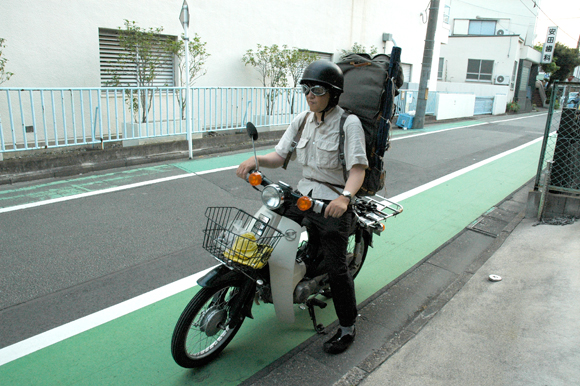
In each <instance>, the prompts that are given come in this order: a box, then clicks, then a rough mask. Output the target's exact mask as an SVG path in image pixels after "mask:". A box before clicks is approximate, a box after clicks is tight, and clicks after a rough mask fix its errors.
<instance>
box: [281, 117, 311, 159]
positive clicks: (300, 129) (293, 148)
mask: <svg viewBox="0 0 580 386" xmlns="http://www.w3.org/2000/svg"><path fill="white" fill-rule="evenodd" d="M309 116H310V114H306V115H305V116H304V119H303V120H302V122H301V123H300V127H298V131H297V132H296V135H295V136H294V139H293V140H292V143H291V144H290V150H289V151H288V154H287V155H286V159H285V160H284V164H283V165H282V169H286V168H287V167H288V163H289V162H290V158H291V157H292V153H294V152H295V151H296V146H298V141H300V137H302V132H303V131H304V126H306V120H307V119H308V117H309Z"/></svg>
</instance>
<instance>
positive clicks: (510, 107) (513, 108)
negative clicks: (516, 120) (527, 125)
mask: <svg viewBox="0 0 580 386" xmlns="http://www.w3.org/2000/svg"><path fill="white" fill-rule="evenodd" d="M506 110H507V112H508V113H517V112H518V111H519V110H520V105H518V104H517V103H516V102H515V101H511V102H510V103H508V104H507V105H506Z"/></svg>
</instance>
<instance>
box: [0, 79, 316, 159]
mask: <svg viewBox="0 0 580 386" xmlns="http://www.w3.org/2000/svg"><path fill="white" fill-rule="evenodd" d="M185 92H186V89H185V88H180V87H155V88H43V89H39V88H0V151H2V152H16V151H23V150H32V149H42V148H56V147H66V146H77V145H90V144H102V143H104V142H114V141H125V140H133V139H148V138H155V137H171V136H185V135H186V134H187V132H186V124H185ZM190 92H191V94H190V109H191V110H190V112H191V114H190V116H191V117H192V119H191V127H192V132H193V133H194V134H196V133H205V132H210V131H224V130H237V129H242V128H244V127H245V124H246V122H247V121H248V120H250V121H252V122H254V123H255V124H256V126H258V127H260V126H262V127H263V126H272V125H286V124H288V123H290V122H291V121H292V119H293V118H294V117H295V116H296V115H297V114H298V113H299V112H301V111H304V110H305V109H306V108H307V104H306V99H305V97H304V95H303V94H302V93H301V92H299V90H298V89H294V88H265V87H230V88H220V87H205V88H191V89H190Z"/></svg>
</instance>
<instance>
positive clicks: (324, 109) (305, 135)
mask: <svg viewBox="0 0 580 386" xmlns="http://www.w3.org/2000/svg"><path fill="white" fill-rule="evenodd" d="M300 84H301V86H302V90H303V92H304V94H305V95H306V99H307V102H308V105H309V107H310V111H305V112H303V113H301V114H299V115H298V116H297V117H296V118H295V119H294V120H293V121H292V123H291V124H290V126H289V127H288V129H287V130H286V132H285V133H284V135H283V136H282V138H281V139H280V141H279V143H278V145H277V146H276V148H275V151H273V152H271V153H269V154H266V155H262V156H258V157H257V158H254V157H251V158H249V159H247V160H246V161H244V162H242V163H241V164H240V165H239V167H238V169H237V171H236V174H237V176H238V177H240V178H244V179H245V178H246V176H247V175H248V173H249V172H250V171H251V170H253V169H257V168H258V166H261V167H266V168H278V167H280V166H283V165H284V164H285V160H286V158H287V156H288V155H289V153H292V154H291V157H292V159H297V160H298V161H299V162H300V164H301V165H302V176H303V178H302V179H301V180H300V182H299V183H298V190H299V191H300V192H301V193H302V194H304V195H309V196H310V197H312V198H314V199H319V200H322V201H324V202H325V203H326V204H327V208H326V210H325V211H324V213H320V214H318V213H314V212H311V211H310V212H306V213H304V212H301V211H300V210H298V209H297V208H292V209H290V210H289V212H288V213H285V216H287V217H289V218H291V219H293V220H294V221H296V222H298V223H302V221H303V220H304V219H306V220H308V221H309V222H310V224H311V225H312V227H313V228H314V230H315V232H316V234H317V236H318V238H319V239H320V240H321V241H322V242H320V248H321V252H322V256H323V261H322V263H321V264H322V266H323V267H324V269H325V270H326V271H327V272H328V274H329V282H330V288H331V292H332V298H333V302H334V306H335V310H336V314H337V317H338V320H339V322H340V328H339V329H338V331H337V332H336V334H335V335H334V336H333V337H332V338H331V339H330V340H328V341H327V342H325V343H324V346H323V349H324V351H326V352H327V353H331V354H338V353H342V352H343V351H345V350H346V349H347V348H348V347H350V345H351V344H352V342H353V341H354V338H355V334H356V330H355V321H356V317H357V314H358V311H357V307H356V297H355V290H354V282H353V278H352V276H351V274H350V272H349V270H348V267H347V262H346V250H347V244H348V238H349V230H350V229H351V224H352V222H353V221H354V214H353V211H352V208H351V206H350V203H351V200H352V197H353V196H354V195H355V194H356V193H357V192H358V190H359V189H360V187H361V185H362V183H363V180H364V176H365V169H366V168H367V166H368V161H367V158H366V154H365V139H364V138H365V137H364V132H363V129H362V125H361V123H360V121H359V119H358V118H357V117H356V115H354V114H350V115H349V116H348V118H347V119H346V121H345V123H344V132H345V139H344V153H345V154H344V156H345V161H346V169H347V171H348V178H347V180H346V181H345V180H344V174H343V167H342V164H341V163H340V161H339V141H340V119H341V117H342V115H343V112H344V110H343V109H342V108H341V107H340V106H338V101H339V98H340V94H341V93H342V91H343V85H344V77H343V74H342V71H341V70H340V68H339V67H338V66H337V65H336V64H334V63H332V62H330V61H326V60H318V61H315V62H313V63H311V64H310V65H309V66H308V67H307V68H306V69H305V70H304V74H303V76H302V79H301V81H300ZM299 131H302V134H301V137H300V140H299V141H298V143H295V139H296V138H297V135H296V134H297V133H298V132H299ZM293 142H294V143H293ZM294 147H296V152H295V154H294V152H292V149H293V148H294ZM256 161H257V162H258V164H259V165H256Z"/></svg>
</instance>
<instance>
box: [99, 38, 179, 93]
mask: <svg viewBox="0 0 580 386" xmlns="http://www.w3.org/2000/svg"><path fill="white" fill-rule="evenodd" d="M156 36H158V37H159V41H158V42H157V43H156V44H155V46H154V50H153V56H152V60H153V61H155V62H156V74H155V78H154V79H153V82H152V84H151V86H153V87H163V86H174V84H175V81H174V79H175V77H174V70H175V66H174V55H173V54H172V53H171V52H169V51H167V50H165V49H163V48H162V45H163V43H165V42H167V41H169V40H175V37H174V36H169V35H156ZM127 53H128V52H127V51H125V50H124V49H123V48H121V45H120V43H119V31H118V30H110V29H104V28H99V58H100V62H101V71H100V72H101V86H103V87H107V86H113V85H114V84H113V83H114V78H115V77H116V78H117V79H118V85H119V86H122V87H138V86H139V82H138V73H137V66H136V65H135V63H133V62H131V60H128V59H127Z"/></svg>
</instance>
